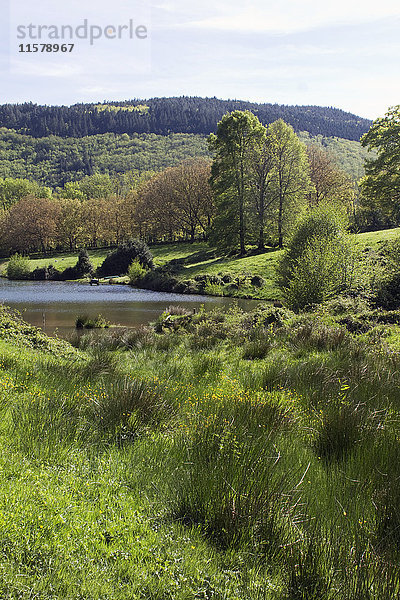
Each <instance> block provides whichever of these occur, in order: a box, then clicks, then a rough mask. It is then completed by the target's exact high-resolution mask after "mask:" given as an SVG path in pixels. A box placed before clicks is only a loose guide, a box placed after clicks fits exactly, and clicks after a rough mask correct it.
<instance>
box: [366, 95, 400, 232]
mask: <svg viewBox="0 0 400 600" xmlns="http://www.w3.org/2000/svg"><path fill="white" fill-rule="evenodd" d="M361 143H362V145H363V146H365V147H367V148H368V149H370V150H371V149H375V150H377V152H378V156H377V157H376V158H373V159H370V160H367V162H366V165H365V171H366V175H365V177H364V178H363V179H362V180H361V182H360V186H361V191H362V195H363V197H364V198H365V200H366V202H367V204H369V205H373V206H375V207H377V208H379V209H381V210H382V211H383V213H384V215H386V216H387V217H389V218H390V219H391V221H392V222H393V223H395V224H396V225H397V224H398V223H399V222H400V212H399V200H400V174H399V165H400V105H399V106H394V107H392V108H391V109H389V110H388V112H387V113H386V115H385V116H384V117H383V118H379V119H376V120H375V121H374V122H373V124H372V127H371V128H370V130H369V131H368V133H366V134H365V135H364V136H363V137H362V139H361Z"/></svg>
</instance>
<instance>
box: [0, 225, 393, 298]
mask: <svg viewBox="0 0 400 600" xmlns="http://www.w3.org/2000/svg"><path fill="white" fill-rule="evenodd" d="M399 234H400V229H399V228H397V229H387V230H382V231H373V232H369V233H361V234H358V235H357V236H356V238H357V240H358V243H359V244H360V246H363V247H371V248H373V249H374V250H378V249H379V247H380V246H381V245H382V244H383V243H385V242H386V241H389V240H392V239H394V238H395V237H396V236H398V235H399ZM208 250H209V247H208V246H207V244H206V243H204V242H198V243H195V244H189V243H182V244H166V245H158V246H152V247H151V251H152V253H153V255H154V259H155V264H156V265H157V266H161V265H165V264H166V263H168V262H169V261H171V260H174V259H180V258H186V259H188V258H189V260H188V261H187V264H186V265H185V266H184V267H183V269H182V271H181V272H179V273H178V275H177V277H178V278H179V279H182V280H187V279H193V278H194V277H195V276H196V275H200V274H208V275H217V274H221V273H222V274H230V275H231V276H232V277H237V276H241V275H243V274H249V275H260V276H261V277H263V278H264V280H265V283H264V286H263V287H262V288H260V289H257V288H254V287H253V286H251V285H250V284H249V283H247V284H245V285H243V286H241V287H240V289H239V290H236V291H232V292H230V295H234V296H237V297H240V296H247V297H252V298H259V299H263V300H273V299H275V298H277V297H278V296H279V292H278V290H277V289H276V287H275V283H274V266H275V264H276V262H277V260H278V259H279V257H280V256H281V254H282V251H280V250H271V251H269V252H268V251H267V252H265V253H263V254H258V255H254V256H247V257H244V258H237V257H218V256H216V257H212V258H209V259H207V260H201V261H199V262H196V255H197V254H198V253H199V254H200V253H202V252H206V251H208ZM107 253H108V251H107V250H104V249H102V250H90V251H89V255H90V258H91V260H92V262H93V264H94V265H95V266H96V267H97V266H99V265H100V264H101V263H102V261H103V260H104V258H105V256H106V255H107ZM76 260H77V255H76V254H75V253H64V254H58V255H54V256H53V257H52V258H40V259H34V260H31V268H32V270H33V269H35V268H36V267H43V266H45V265H49V264H53V265H54V266H55V267H56V268H58V269H60V270H62V269H65V268H66V267H69V266H73V265H74V264H75V263H76ZM6 263H7V261H6V260H3V261H2V262H1V263H0V264H2V268H3V270H4V269H5V268H6ZM217 291H218V290H217ZM224 293H226V292H225V291H224Z"/></svg>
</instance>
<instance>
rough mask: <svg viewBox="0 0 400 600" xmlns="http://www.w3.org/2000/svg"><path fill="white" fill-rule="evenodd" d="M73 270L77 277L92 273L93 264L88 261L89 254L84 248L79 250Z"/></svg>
mask: <svg viewBox="0 0 400 600" xmlns="http://www.w3.org/2000/svg"><path fill="white" fill-rule="evenodd" d="M75 271H76V273H77V276H78V277H77V279H79V278H81V277H87V276H89V275H93V273H94V266H93V264H92V262H91V261H90V258H89V254H88V252H87V250H86V249H85V248H83V249H82V250H80V252H79V256H78V262H77V263H76V265H75Z"/></svg>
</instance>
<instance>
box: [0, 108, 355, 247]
mask: <svg viewBox="0 0 400 600" xmlns="http://www.w3.org/2000/svg"><path fill="white" fill-rule="evenodd" d="M237 118H239V119H240V118H242V119H243V127H244V129H243V131H241V130H240V128H239V130H235V127H233V128H232V127H231V126H229V127H228V129H227V131H226V132H225V134H224V135H222V133H221V132H222V129H223V126H224V123H229V122H230V120H232V119H233V120H235V119H237ZM252 129H253V130H254V132H253V133H254V135H253V133H252V132H251V131H252ZM242 133H245V135H247V136H248V139H247V140H245V138H243V140H244V142H243V143H245V146H244V147H243V148H242V149H241V150H240V153H239V155H240V160H242V164H241V163H240V161H239V162H238V161H237V157H236V156H235V155H234V154H230V150H229V151H227V150H226V148H225V149H224V148H223V144H224V143H225V142H223V143H222V146H221V145H219V141H218V140H220V141H221V140H222V139H225V141H226V142H227V143H228V149H229V147H230V146H229V144H230V143H232V144H233V148H236V142H237V140H236V137H235V136H236V135H237V134H239V137H241V135H242ZM221 135H222V137H221ZM224 136H225V137H224ZM209 144H210V151H211V152H212V153H213V155H214V162H213V163H212V161H211V160H210V159H202V158H197V159H190V160H186V161H183V162H182V163H180V164H179V165H177V166H175V167H168V168H167V169H164V170H163V171H160V172H158V173H155V172H151V171H148V172H145V173H142V174H141V175H138V173H137V172H135V171H130V172H127V173H120V174H118V175H116V176H110V175H107V174H94V175H89V176H86V177H83V178H82V179H81V180H80V181H77V182H66V183H65V185H64V186H62V187H61V186H60V187H58V188H56V189H55V190H54V191H52V190H50V188H47V187H45V186H40V184H38V183H36V182H31V181H28V180H26V179H13V178H3V179H1V178H0V206H1V207H2V214H1V219H0V247H1V250H2V252H3V254H7V253H13V252H24V253H26V252H35V251H42V252H46V251H48V250H56V249H59V250H61V249H69V250H75V249H76V248H78V247H84V246H86V247H92V248H96V247H99V246H104V245H109V246H114V245H120V244H121V243H123V242H125V241H127V240H129V239H131V238H132V237H138V238H140V239H142V240H144V241H146V242H148V243H155V242H163V241H180V240H182V241H183V240H186V241H192V242H193V241H194V240H195V239H203V240H206V239H209V240H210V241H211V243H212V244H213V245H217V246H224V248H226V249H228V250H236V249H239V246H238V240H240V250H241V251H242V253H243V251H244V247H245V245H246V244H248V245H258V247H259V248H260V249H262V248H263V247H264V245H270V246H273V245H277V244H279V245H281V244H282V240H283V235H284V234H286V233H287V231H288V229H289V228H290V227H291V226H292V223H293V222H294V220H295V218H296V216H297V213H298V212H299V211H300V210H302V209H303V208H304V206H305V205H308V206H315V205H318V204H319V203H320V202H322V201H327V202H330V201H332V202H333V201H335V202H341V203H342V204H343V206H345V207H346V208H347V210H348V212H349V213H351V212H352V210H353V207H354V199H355V196H356V188H355V184H354V182H353V181H352V180H351V178H350V177H349V176H348V175H347V174H346V173H345V172H344V171H343V170H341V169H340V168H339V167H338V166H337V165H336V163H335V161H334V160H333V158H332V156H331V155H330V154H329V153H328V152H326V151H325V150H324V149H323V148H322V147H321V146H319V145H317V144H310V145H309V146H308V147H307V146H306V145H305V144H304V143H302V142H301V141H300V139H299V137H298V136H297V135H296V134H295V133H294V131H293V128H292V127H291V126H290V125H287V124H286V123H284V121H282V120H278V121H276V122H275V123H273V124H271V125H270V126H269V127H268V128H265V127H264V126H263V125H261V123H260V121H259V120H258V119H257V118H256V117H255V116H254V115H252V113H249V112H247V111H246V112H241V111H236V112H233V113H229V114H227V115H226V116H225V117H224V118H223V119H222V121H221V122H220V123H219V125H218V133H217V136H216V137H215V136H210V138H209ZM225 151H227V152H228V154H227V155H226V156H224V152H225ZM221 152H222V154H221ZM278 155H279V157H280V158H279V160H278ZM278 163H279V164H278ZM235 169H239V171H238V172H235ZM239 176H240V177H242V178H243V180H242V181H241V182H240V186H241V188H240V189H241V192H240V193H242V197H238V188H237V185H238V177H239ZM279 182H280V183H279ZM280 203H281V204H282V206H280Z"/></svg>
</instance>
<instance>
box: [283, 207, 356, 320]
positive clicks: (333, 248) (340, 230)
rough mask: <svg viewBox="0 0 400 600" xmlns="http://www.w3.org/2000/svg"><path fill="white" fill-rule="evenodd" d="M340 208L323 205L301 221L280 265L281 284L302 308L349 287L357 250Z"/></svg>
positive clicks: (292, 303)
mask: <svg viewBox="0 0 400 600" xmlns="http://www.w3.org/2000/svg"><path fill="white" fill-rule="evenodd" d="M345 227H346V218H345V216H344V213H341V212H340V210H338V208H336V209H335V207H333V206H326V205H320V206H319V207H317V208H316V209H314V210H312V211H310V212H309V213H308V214H307V215H305V216H304V217H303V219H301V220H300V221H299V223H298V224H297V226H296V228H295V231H294V233H293V236H292V238H291V240H290V242H289V246H288V249H287V250H286V251H285V253H284V255H283V257H282V259H281V261H280V263H279V264H278V268H277V275H278V285H279V287H280V289H281V291H282V294H283V296H284V298H285V301H286V302H287V303H288V305H289V306H290V307H291V308H293V309H295V310H299V309H302V308H304V307H305V306H306V305H308V304H313V303H321V302H323V301H324V300H326V299H327V298H329V297H330V296H332V295H333V294H335V293H339V292H340V291H343V290H346V289H349V287H350V285H351V284H352V282H353V277H354V272H353V271H354V258H353V254H354V251H353V249H352V245H351V243H350V238H349V236H348V235H347V234H346V232H345Z"/></svg>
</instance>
